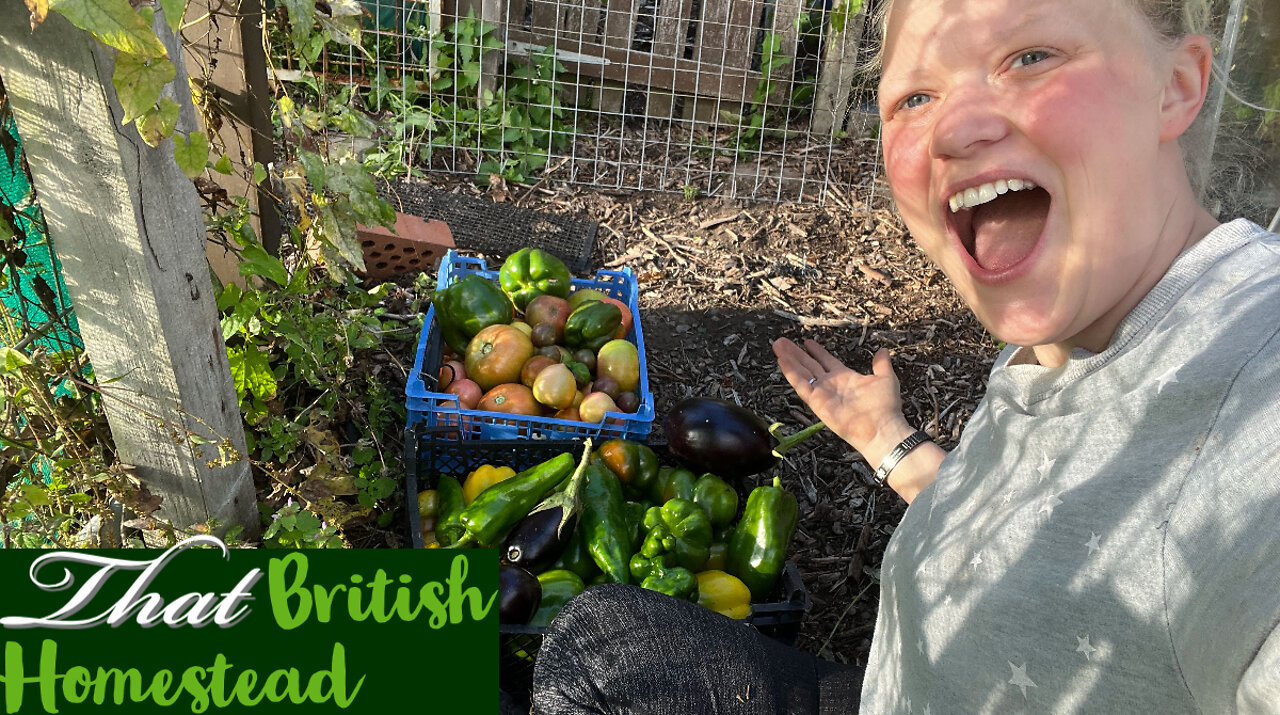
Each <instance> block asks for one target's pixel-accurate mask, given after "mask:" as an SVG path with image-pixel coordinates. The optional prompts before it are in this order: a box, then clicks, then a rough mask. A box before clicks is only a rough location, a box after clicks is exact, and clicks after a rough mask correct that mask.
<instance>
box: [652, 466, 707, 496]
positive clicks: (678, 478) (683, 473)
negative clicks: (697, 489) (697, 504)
mask: <svg viewBox="0 0 1280 715" xmlns="http://www.w3.org/2000/svg"><path fill="white" fill-rule="evenodd" d="M663 469H667V470H668V471H666V472H665V473H664V472H662V470H659V472H658V479H657V482H656V484H655V488H654V489H653V490H651V491H652V492H656V493H651V494H650V496H653V497H654V501H655V502H657V503H659V504H666V503H667V502H669V501H671V500H672V499H684V500H687V501H692V500H693V485H694V484H697V483H698V478H697V477H696V476H694V474H693V472H691V471H689V470H688V469H681V468H680V467H670V468H668V467H664V468H663Z"/></svg>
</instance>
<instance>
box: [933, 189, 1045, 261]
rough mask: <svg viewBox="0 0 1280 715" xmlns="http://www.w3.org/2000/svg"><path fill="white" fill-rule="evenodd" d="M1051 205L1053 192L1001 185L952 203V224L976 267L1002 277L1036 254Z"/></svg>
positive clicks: (966, 193) (968, 193)
mask: <svg viewBox="0 0 1280 715" xmlns="http://www.w3.org/2000/svg"><path fill="white" fill-rule="evenodd" d="M1051 203H1052V198H1051V197H1050V196H1049V192H1047V191H1045V190H1044V189H1042V188H1040V187H1038V186H1036V185H1035V184H1033V183H1032V182H1030V181H1023V180H1020V179H1009V180H1003V179H1002V180H1000V181H996V182H992V183H987V184H983V185H981V186H976V187H973V188H969V189H965V190H964V191H961V192H957V193H956V194H955V195H954V196H952V197H950V206H949V208H950V211H949V213H948V221H950V223H951V225H952V227H953V228H954V229H955V231H956V235H957V236H959V238H960V242H961V243H962V244H964V247H965V250H967V251H968V252H969V255H970V256H973V260H974V262H976V263H977V264H978V265H979V266H980V267H981V268H982V269H983V270H985V271H989V272H991V273H1000V272H1002V271H1005V270H1008V269H1009V268H1012V267H1013V266H1015V265H1017V264H1018V263H1020V262H1021V261H1022V260H1023V259H1025V258H1026V257H1027V256H1029V255H1031V252H1032V251H1033V250H1035V247H1036V244H1037V242H1038V241H1039V239H1040V234H1041V233H1042V232H1043V231H1044V225H1045V221H1047V220H1048V217H1049V205H1050V204H1051Z"/></svg>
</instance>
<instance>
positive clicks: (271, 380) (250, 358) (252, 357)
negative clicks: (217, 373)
mask: <svg viewBox="0 0 1280 715" xmlns="http://www.w3.org/2000/svg"><path fill="white" fill-rule="evenodd" d="M227 360H228V361H229V362H230V363H231V379H232V381H233V382H235V386H236V394H238V395H240V399H241V402H244V399H245V397H247V396H248V395H253V396H254V397H257V398H259V399H262V400H269V399H271V398H272V397H275V396H276V376H275V374H274V373H272V372H271V366H270V365H269V364H268V363H267V356H266V355H265V354H263V353H262V351H261V350H258V348H257V346H256V345H246V346H244V349H243V350H242V349H240V348H228V350H227Z"/></svg>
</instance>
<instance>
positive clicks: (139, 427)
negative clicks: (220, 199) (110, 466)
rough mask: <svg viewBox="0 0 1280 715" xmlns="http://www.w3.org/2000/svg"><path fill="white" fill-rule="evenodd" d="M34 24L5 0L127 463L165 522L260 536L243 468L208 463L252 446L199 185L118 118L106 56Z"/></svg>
mask: <svg viewBox="0 0 1280 715" xmlns="http://www.w3.org/2000/svg"><path fill="white" fill-rule="evenodd" d="M27 18H28V11H27V8H26V6H25V5H24V3H23V2H22V0H0V74H3V75H4V81H5V88H6V89H7V91H8V93H9V101H10V104H11V106H12V107H13V111H14V117H15V119H16V120H17V123H18V130H19V131H20V132H21V133H22V141H23V145H24V147H25V148H26V152H27V157H28V162H29V164H30V167H31V173H32V177H33V178H34V183H35V188H36V192H37V195H38V197H39V200H40V203H41V206H42V207H43V208H44V213H45V217H46V220H47V222H48V226H49V234H50V237H51V238H52V239H53V243H54V246H55V248H56V249H57V251H58V258H59V259H60V260H61V261H62V270H63V277H64V278H65V279H66V283H67V287H68V288H69V290H70V292H71V297H72V300H73V303H74V306H75V311H76V317H77V319H78V320H79V323H80V329H81V336H82V337H83V339H84V343H85V349H86V351H87V352H88V355H89V359H90V360H91V361H92V363H93V367H94V370H95V373H96V375H97V378H98V380H99V383H100V384H102V385H103V387H102V392H103V398H104V399H103V404H104V406H105V408H106V413H107V419H108V421H109V422H110V425H111V434H112V437H113V438H114V440H115V443H116V448H117V451H118V454H119V456H120V459H121V460H122V461H124V462H126V463H128V464H132V465H135V466H136V467H137V474H138V476H139V477H140V478H141V479H142V480H143V481H144V482H145V483H146V484H147V486H148V487H149V488H150V489H151V491H152V492H153V493H155V494H158V495H160V496H162V497H163V499H164V501H163V503H162V505H161V509H160V511H159V512H158V513H157V516H159V517H162V518H165V519H168V520H169V521H171V522H172V523H173V524H174V525H176V526H180V527H185V526H189V525H192V524H197V523H203V522H205V521H206V520H208V519H210V518H216V519H219V520H220V521H221V522H222V523H223V524H224V525H231V524H240V525H243V526H244V527H245V536H246V537H248V538H256V535H257V533H258V518H257V509H256V498H255V494H254V488H253V480H252V477H251V474H250V470H249V464H248V462H247V461H243V460H241V461H239V462H237V463H234V464H231V465H230V466H219V465H217V464H213V465H210V464H209V462H210V461H211V460H215V459H216V458H217V457H218V455H217V450H216V448H215V447H216V443H217V442H218V441H221V440H223V439H229V440H230V442H231V444H232V445H233V446H234V447H235V448H236V449H238V450H239V451H240V452H241V453H244V452H245V441H244V431H243V426H242V422H241V418H240V413H239V409H238V407H237V403H236V393H235V388H234V386H233V384H232V382H231V372H230V366H229V365H228V362H227V353H226V346H225V345H224V344H223V341H222V333H221V330H220V329H219V326H218V315H217V308H216V305H215V302H214V295H213V288H212V284H211V282H210V279H209V267H208V263H207V262H206V260H205V252H204V241H205V235H204V234H205V231H204V225H203V220H202V216H201V211H200V206H199V202H198V199H197V197H196V193H195V188H194V187H193V186H192V184H191V181H190V180H188V179H187V178H186V176H184V175H183V174H182V172H181V171H180V170H179V169H178V166H177V164H176V162H175V161H174V158H173V142H172V140H165V141H164V142H163V143H161V144H160V146H159V147H156V148H152V147H149V146H147V145H146V144H145V143H143V141H142V140H141V138H139V136H138V133H137V131H136V129H135V128H134V127H133V126H132V125H130V126H122V125H121V124H120V117H121V116H122V113H121V109H120V105H119V102H118V100H117V99H116V97H115V92H114V90H108V89H107V87H108V86H109V85H110V82H111V73H112V69H113V59H112V53H111V52H108V51H106V50H104V49H103V48H101V47H100V46H99V45H98V44H97V42H96V41H95V40H94V39H93V38H92V37H91V36H90V35H89V34H88V33H86V32H83V31H81V30H78V29H76V28H75V27H73V26H72V25H71V24H70V23H69V22H67V21H66V20H65V19H63V18H62V16H60V15H58V14H57V13H50V14H49V16H48V18H47V19H46V20H45V22H44V24H42V25H41V26H40V27H38V28H36V29H35V30H34V31H32V30H31V29H30V26H29V24H28V22H27ZM155 27H157V28H158V29H159V28H163V29H162V31H161V37H162V38H165V37H168V41H167V43H166V44H167V45H168V49H169V52H170V56H171V57H172V58H174V59H177V60H179V61H177V62H175V64H176V65H177V67H178V78H177V80H176V81H175V82H174V83H172V85H171V86H170V88H168V89H166V93H168V96H169V97H170V98H171V99H173V100H174V101H177V102H178V103H179V104H180V105H182V109H181V119H180V123H179V126H180V127H181V126H183V125H184V124H185V126H186V127H187V128H191V127H192V126H193V123H194V110H193V109H192V106H191V96H190V92H189V91H188V89H187V84H186V75H185V72H184V71H183V68H182V62H181V61H180V59H179V58H180V55H179V54H178V51H177V46H176V43H175V42H174V41H173V38H172V35H171V33H169V31H168V28H167V27H166V26H165V25H164V19H163V14H162V13H157V14H156V25H155ZM108 381H111V382H110V384H107V383H108ZM188 434H196V435H199V436H200V437H202V438H203V439H205V440H210V441H212V442H214V444H206V445H203V446H201V445H197V444H193V442H192V440H190V439H187V438H186V435H188Z"/></svg>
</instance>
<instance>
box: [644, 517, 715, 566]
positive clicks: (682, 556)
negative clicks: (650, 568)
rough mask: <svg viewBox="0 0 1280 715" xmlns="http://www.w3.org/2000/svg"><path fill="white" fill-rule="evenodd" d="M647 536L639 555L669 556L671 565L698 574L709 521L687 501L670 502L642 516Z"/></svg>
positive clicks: (708, 535)
mask: <svg viewBox="0 0 1280 715" xmlns="http://www.w3.org/2000/svg"><path fill="white" fill-rule="evenodd" d="M644 527H645V529H647V533H646V534H645V537H644V543H643V544H641V545H640V554H641V555H642V556H644V557H645V558H647V559H652V558H654V557H655V556H658V555H660V554H663V553H670V554H671V555H672V557H673V558H674V559H675V565H676V566H680V567H683V568H686V569H689V570H690V571H701V570H702V567H703V566H704V565H705V564H706V563H707V554H708V552H709V550H710V548H711V520H710V519H709V518H708V517H707V513H706V512H705V511H703V510H702V507H700V506H698V505H697V504H694V503H693V502H691V501H689V500H688V499H672V500H671V501H669V502H667V503H666V504H663V505H662V506H655V507H653V508H651V509H649V511H647V512H645V515H644Z"/></svg>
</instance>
